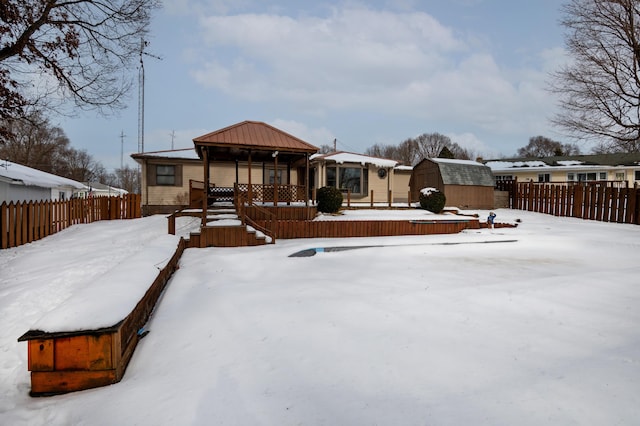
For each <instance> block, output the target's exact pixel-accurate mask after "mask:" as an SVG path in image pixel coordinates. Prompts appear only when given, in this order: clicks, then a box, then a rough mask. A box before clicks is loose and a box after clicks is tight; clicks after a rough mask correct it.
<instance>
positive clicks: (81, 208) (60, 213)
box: [0, 194, 141, 249]
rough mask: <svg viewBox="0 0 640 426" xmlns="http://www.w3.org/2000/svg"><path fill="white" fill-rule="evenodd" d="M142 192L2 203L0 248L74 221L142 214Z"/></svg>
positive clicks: (30, 240) (59, 228)
mask: <svg viewBox="0 0 640 426" xmlns="http://www.w3.org/2000/svg"><path fill="white" fill-rule="evenodd" d="M140 200H141V199H140V195H139V194H127V195H123V196H121V197H95V198H90V199H73V200H67V201H50V200H49V201H29V202H26V201H25V202H18V203H14V202H11V203H9V204H7V203H6V202H3V203H2V204H0V249H5V248H11V247H17V246H20V245H22V244H27V243H30V242H32V241H36V240H39V239H42V238H44V237H46V236H49V235H52V234H55V233H56V232H59V231H61V230H63V229H65V228H68V227H70V226H71V225H76V224H79V223H91V222H95V221H98V220H114V219H134V218H139V217H141V213H140Z"/></svg>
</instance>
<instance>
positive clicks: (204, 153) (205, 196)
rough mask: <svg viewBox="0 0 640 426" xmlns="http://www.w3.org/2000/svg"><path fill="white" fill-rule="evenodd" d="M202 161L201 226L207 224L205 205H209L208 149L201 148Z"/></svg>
mask: <svg viewBox="0 0 640 426" xmlns="http://www.w3.org/2000/svg"><path fill="white" fill-rule="evenodd" d="M202 163H203V164H204V174H203V176H204V185H203V188H202V226H207V207H208V205H209V149H208V148H207V147H203V148H202Z"/></svg>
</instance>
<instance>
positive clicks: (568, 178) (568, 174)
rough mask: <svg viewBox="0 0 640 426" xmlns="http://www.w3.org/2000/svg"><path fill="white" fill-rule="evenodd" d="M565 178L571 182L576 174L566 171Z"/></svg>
mask: <svg viewBox="0 0 640 426" xmlns="http://www.w3.org/2000/svg"><path fill="white" fill-rule="evenodd" d="M567 180H568V181H569V182H573V181H574V180H576V174H575V173H567Z"/></svg>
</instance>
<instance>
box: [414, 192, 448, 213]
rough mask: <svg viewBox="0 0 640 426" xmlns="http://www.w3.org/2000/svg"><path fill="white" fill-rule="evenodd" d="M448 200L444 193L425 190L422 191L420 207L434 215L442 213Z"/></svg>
mask: <svg viewBox="0 0 640 426" xmlns="http://www.w3.org/2000/svg"><path fill="white" fill-rule="evenodd" d="M446 202H447V198H446V197H445V196H444V193H442V192H440V191H438V190H437V189H435V188H423V189H421V190H420V207H422V208H423V209H425V210H429V211H430V212H433V213H440V212H441V211H442V209H443V208H444V205H445V203H446Z"/></svg>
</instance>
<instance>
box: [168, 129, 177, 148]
mask: <svg viewBox="0 0 640 426" xmlns="http://www.w3.org/2000/svg"><path fill="white" fill-rule="evenodd" d="M169 136H171V150H172V151H173V140H174V139H175V138H176V131H175V130H172V131H171V133H169Z"/></svg>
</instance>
